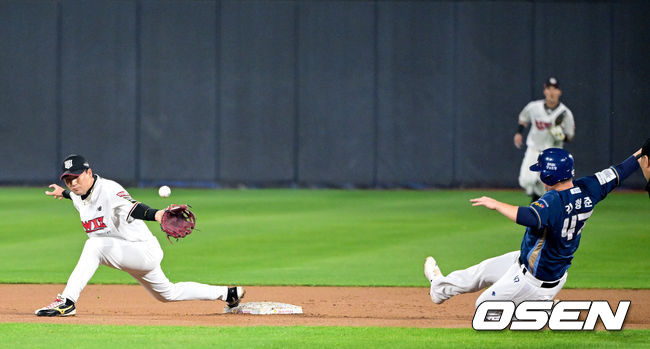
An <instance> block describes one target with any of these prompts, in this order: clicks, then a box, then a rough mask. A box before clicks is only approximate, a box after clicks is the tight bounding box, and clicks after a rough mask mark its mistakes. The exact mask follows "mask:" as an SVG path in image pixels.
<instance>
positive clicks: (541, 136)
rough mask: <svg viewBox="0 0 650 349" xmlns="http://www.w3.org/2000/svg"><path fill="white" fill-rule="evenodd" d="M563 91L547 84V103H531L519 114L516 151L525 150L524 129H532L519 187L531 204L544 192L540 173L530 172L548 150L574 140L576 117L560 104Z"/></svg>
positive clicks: (551, 82)
mask: <svg viewBox="0 0 650 349" xmlns="http://www.w3.org/2000/svg"><path fill="white" fill-rule="evenodd" d="M560 96H562V90H560V82H559V81H558V80H557V79H556V78H553V77H551V78H548V79H547V80H546V82H544V99H541V100H537V101H532V102H530V103H528V104H527V105H526V107H524V109H523V110H522V111H521V113H519V128H518V129H517V133H516V134H515V137H514V143H515V146H516V147H517V148H521V147H522V146H523V136H522V134H523V132H524V129H525V128H527V127H528V126H530V131H529V132H528V137H526V154H525V155H524V160H523V161H522V163H521V168H520V170H519V185H520V186H521V187H522V188H524V190H526V195H529V196H530V197H531V198H532V201H535V200H537V199H539V197H540V196H542V195H543V194H544V192H545V190H544V185H543V184H542V182H541V181H540V180H539V173H537V172H535V171H531V170H530V166H531V165H532V164H534V163H535V161H536V160H537V156H538V155H539V153H541V152H542V151H543V150H544V149H546V148H551V147H554V148H562V146H563V144H564V142H568V141H570V140H572V139H573V136H574V134H575V122H574V120H573V113H571V110H569V108H567V106H566V105H564V104H563V103H561V102H560Z"/></svg>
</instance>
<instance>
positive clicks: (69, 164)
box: [63, 159, 72, 170]
mask: <svg viewBox="0 0 650 349" xmlns="http://www.w3.org/2000/svg"><path fill="white" fill-rule="evenodd" d="M63 166H65V169H66V170H69V169H70V167H72V159H70V160H66V161H65V162H64V163H63Z"/></svg>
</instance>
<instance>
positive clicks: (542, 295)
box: [424, 148, 642, 307]
mask: <svg viewBox="0 0 650 349" xmlns="http://www.w3.org/2000/svg"><path fill="white" fill-rule="evenodd" d="M640 154H641V150H639V151H637V152H636V153H635V154H634V155H633V156H630V157H629V158H627V159H626V160H625V161H623V162H622V163H620V164H618V165H616V166H613V167H610V168H607V169H605V170H603V171H600V172H598V173H596V174H595V175H593V176H588V177H582V178H580V179H577V180H575V181H574V180H573V173H574V169H573V157H572V156H571V155H570V154H569V153H568V152H566V151H565V150H563V149H559V148H550V149H546V150H544V152H542V154H540V155H539V158H538V159H537V163H536V164H534V165H533V166H531V170H533V171H537V172H540V177H541V180H542V182H543V183H544V186H545V187H546V189H547V190H548V191H547V192H546V194H544V195H543V196H542V197H541V198H540V199H539V200H537V201H535V202H533V203H532V204H531V205H530V206H528V207H518V206H512V205H509V204H506V203H503V202H500V201H497V200H495V199H492V198H489V197H486V196H483V197H481V198H478V199H471V200H470V201H471V202H472V206H485V207H487V208H489V209H491V210H497V211H499V213H501V214H503V215H504V216H506V217H507V218H508V219H510V220H511V221H513V222H516V223H517V224H521V225H524V226H526V232H525V234H524V238H523V241H522V242H521V249H520V250H519V251H513V252H509V253H506V254H504V255H502V256H498V257H494V258H490V259H487V260H484V261H483V262H481V263H479V264H477V265H474V266H472V267H469V268H467V269H465V270H458V271H454V272H452V273H450V274H449V275H447V276H443V275H442V273H441V272H440V269H439V268H438V265H437V263H436V261H435V260H434V259H433V258H432V257H427V258H426V260H425V263H424V275H425V277H426V278H427V279H428V280H429V281H430V282H431V289H430V292H429V295H430V296H431V300H432V301H433V302H434V303H438V304H439V303H442V302H444V301H445V300H447V299H449V298H450V297H452V296H454V295H457V294H461V293H467V292H474V291H478V290H481V289H483V288H484V287H487V286H489V287H488V288H487V289H486V290H485V291H484V292H483V293H482V294H481V295H480V296H479V297H478V299H477V300H476V306H477V307H478V306H479V305H480V304H481V303H482V302H484V301H487V300H501V301H502V300H510V301H513V302H514V303H515V304H519V303H521V302H523V301H525V300H553V298H554V297H555V295H556V294H557V293H558V292H559V291H560V290H561V289H562V286H563V285H564V283H565V282H566V279H567V269H569V266H571V260H572V259H573V255H574V253H575V252H576V250H577V249H578V245H579V244H580V237H581V236H582V229H583V228H584V225H585V223H586V222H587V219H589V217H590V216H591V214H592V213H593V209H594V207H595V206H596V204H598V203H599V202H600V201H601V200H603V199H604V198H605V196H607V194H608V193H609V192H611V191H612V190H613V189H614V188H616V187H617V186H618V185H620V184H621V182H622V181H623V180H624V179H625V178H627V177H628V176H629V175H630V174H632V173H633V172H634V171H636V170H637V169H638V168H639V163H640V162H641V161H642V160H641V159H638V160H637V156H639V155H640Z"/></svg>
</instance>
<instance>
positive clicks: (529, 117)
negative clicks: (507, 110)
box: [519, 99, 575, 152]
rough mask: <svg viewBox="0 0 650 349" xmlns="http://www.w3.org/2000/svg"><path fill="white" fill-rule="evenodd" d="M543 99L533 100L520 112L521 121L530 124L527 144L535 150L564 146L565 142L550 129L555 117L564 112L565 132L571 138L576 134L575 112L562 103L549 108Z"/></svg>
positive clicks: (563, 128) (563, 125)
mask: <svg viewBox="0 0 650 349" xmlns="http://www.w3.org/2000/svg"><path fill="white" fill-rule="evenodd" d="M544 103H545V101H544V100H543V99H541V100H537V101H532V102H530V103H528V105H526V107H524V109H523V110H522V111H521V113H519V121H520V122H525V123H528V124H529V125H530V132H528V138H526V146H527V147H528V148H533V149H534V150H535V151H539V152H541V151H543V150H544V149H546V148H551V147H556V148H562V146H563V144H564V142H562V141H556V140H555V139H554V138H553V136H552V135H551V133H550V132H549V129H550V128H551V127H553V125H554V121H555V119H556V118H557V117H558V116H560V115H561V114H562V113H564V115H565V116H564V120H563V121H562V123H561V124H560V126H561V127H562V130H563V131H564V134H565V135H566V136H567V137H569V138H571V137H573V135H574V134H575V121H574V120H573V113H571V110H569V108H567V106H566V105H564V104H562V103H560V104H559V105H558V106H557V107H556V108H555V109H549V108H547V107H546V105H545V104H544Z"/></svg>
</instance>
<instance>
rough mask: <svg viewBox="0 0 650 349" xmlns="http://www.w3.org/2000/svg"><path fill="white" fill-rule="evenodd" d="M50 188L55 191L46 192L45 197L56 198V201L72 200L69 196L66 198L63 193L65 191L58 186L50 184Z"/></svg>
mask: <svg viewBox="0 0 650 349" xmlns="http://www.w3.org/2000/svg"><path fill="white" fill-rule="evenodd" d="M49 188H51V189H53V190H52V191H47V190H46V191H45V195H47V196H54V198H55V199H59V200H63V198H67V199H69V198H70V195H69V194H68V196H67V197H66V196H65V195H64V193H63V192H64V191H65V190H64V189H63V188H61V187H60V186H58V185H56V184H50V185H49Z"/></svg>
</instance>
